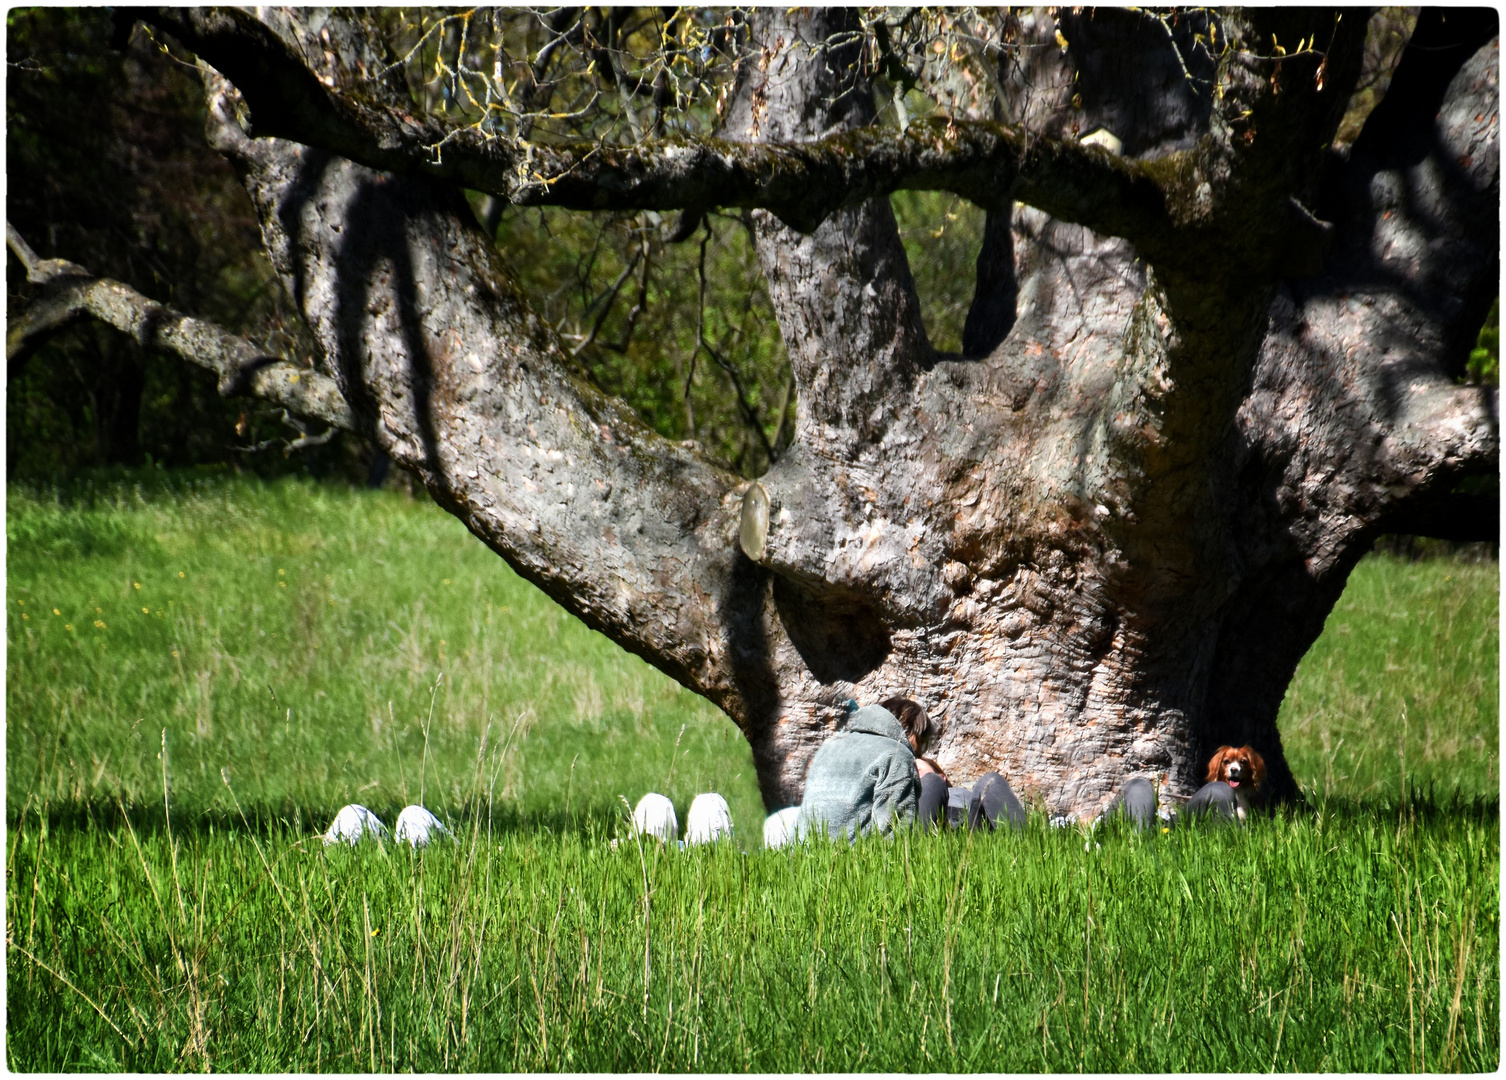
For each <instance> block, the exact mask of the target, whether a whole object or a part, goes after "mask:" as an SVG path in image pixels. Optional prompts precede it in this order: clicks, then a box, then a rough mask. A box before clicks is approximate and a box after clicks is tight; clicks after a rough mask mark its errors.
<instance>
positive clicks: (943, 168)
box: [139, 8, 1171, 250]
mask: <svg viewBox="0 0 1506 1080" xmlns="http://www.w3.org/2000/svg"><path fill="white" fill-rule="evenodd" d="M139 14H140V17H141V18H142V19H144V20H145V21H147V22H149V23H151V24H152V25H153V26H156V27H158V28H159V29H162V30H164V31H167V32H168V33H171V34H172V35H174V36H175V37H177V38H178V39H179V40H180V41H182V42H183V43H184V44H185V45H187V46H188V47H189V48H191V49H192V50H193V51H194V52H196V53H197V54H198V55H199V56H200V57H201V58H203V59H204V60H205V61H206V62H208V63H209V64H211V65H213V66H214V68H215V69H216V70H218V71H219V72H220V73H221V74H222V75H224V76H225V77H226V78H227V79H229V80H230V82H232V83H233V84H234V85H235V87H236V89H237V90H239V91H240V93H241V95H242V96H243V97H244V99H245V101H246V104H247V106H248V107H249V110H250V125H251V127H252V130H253V131H254V133H255V134H256V135H258V136H275V137H280V138H285V139H291V140H293V141H295V142H302V143H305V144H307V145H310V146H317V147H320V148H322V149H325V150H329V151H332V152H333V153H337V154H340V155H341V156H343V157H346V158H349V159H350V160H352V161H356V162H360V163H361V164H363V165H367V166H370V167H372V168H376V169H384V170H387V171H390V172H398V173H412V174H421V175H425V176H429V177H433V178H435V179H439V180H444V181H448V182H451V183H455V184H459V185H462V186H464V187H468V188H473V189H475V190H478V191H484V192H489V193H491V194H494V195H497V196H500V197H502V198H505V199H507V200H508V201H510V202H513V203H516V204H518V205H523V206H560V207H565V208H567V209H573V210H675V209H682V208H684V209H691V210H706V209H710V208H712V207H749V208H753V207H760V208H764V209H768V210H770V211H772V212H773V213H775V214H776V215H778V216H779V217H780V218H781V220H783V221H784V222H785V223H786V224H788V225H790V226H792V227H793V228H796V229H799V230H801V231H803V232H810V231H812V230H814V229H815V228H816V227H817V226H818V225H819V224H820V223H821V222H822V221H824V220H825V219H826V217H827V216H828V215H829V214H830V213H832V211H834V210H836V209H838V208H839V207H842V206H847V205H852V204H854V203H858V202H861V201H863V200H865V199H869V198H872V197H874V196H879V195H888V194H889V193H891V192H893V191H897V190H900V189H902V188H913V189H924V190H939V191H950V192H954V193H956V194H958V195H961V196H963V197H964V198H967V199H970V200H972V201H973V202H975V203H977V204H978V205H980V206H983V207H985V208H1002V207H1005V206H1007V205H1008V204H1009V202H1010V201H1011V200H1013V199H1019V200H1022V201H1025V202H1028V203H1030V204H1031V205H1033V206H1038V207H1040V208H1041V209H1043V210H1045V211H1047V212H1048V213H1050V214H1052V215H1053V216H1055V217H1058V218H1060V219H1062V220H1063V221H1071V222H1075V223H1077V224H1081V225H1087V226H1089V227H1090V228H1093V229H1094V230H1096V231H1098V232H1101V233H1106V234H1109V235H1115V236H1123V237H1126V238H1128V239H1130V240H1132V241H1135V242H1136V243H1137V244H1139V245H1141V246H1142V247H1145V248H1146V249H1147V250H1161V249H1162V248H1164V247H1166V245H1165V244H1164V242H1162V241H1161V240H1160V239H1158V238H1163V237H1164V236H1165V235H1166V234H1167V233H1168V232H1169V231H1170V227H1171V219H1170V217H1169V216H1168V214H1167V210H1166V205H1165V198H1164V195H1163V193H1162V191H1161V189H1160V187H1159V186H1158V185H1157V183H1156V182H1155V181H1154V180H1153V179H1152V178H1151V177H1150V176H1148V175H1147V174H1146V173H1145V172H1144V171H1142V168H1141V167H1140V165H1139V164H1138V163H1136V162H1134V161H1129V160H1125V159H1121V158H1118V157H1116V156H1114V155H1113V154H1111V153H1109V152H1108V151H1106V150H1103V149H1101V148H1098V147H1095V146H1084V145H1082V144H1079V143H1077V142H1074V141H1062V140H1056V139H1050V138H1045V137H1041V136H1033V135H1027V134H1026V132H1025V131H1024V129H1023V128H1022V127H1019V126H1008V125H1004V124H998V123H992V122H987V121H968V120H947V119H927V120H919V121H916V122H914V123H912V124H910V125H909V127H908V128H907V129H906V130H905V131H898V130H895V129H889V128H882V127H877V126H869V127H864V128H861V129H858V130H856V131H852V132H846V133H842V134H838V135H833V136H830V137H828V138H826V139H822V140H820V141H817V142H813V143H794V144H777V143H761V144H754V143H740V142H731V141H727V140H721V139H712V138H699V139H659V140H654V141H650V142H645V143H642V144H639V145H636V146H604V145H601V144H598V143H582V144H566V145H546V144H540V143H527V142H522V141H518V140H514V139H510V138H505V137H501V136H496V135H491V134H488V133H486V132H484V131H482V130H481V129H480V128H479V127H478V126H474V125H464V126H462V125H456V124H448V123H445V122H442V121H440V120H437V119H434V118H432V117H421V116H416V115H414V114H412V113H411V112H409V111H405V110H403V109H400V108H398V107H397V106H395V105H392V104H388V103H385V102H380V101H377V100H374V99H371V98H362V97H358V96H357V95H354V94H351V93H342V92H338V91H336V90H334V89H331V88H330V87H328V86H326V85H325V84H324V83H323V82H321V81H320V79H319V78H318V77H317V76H316V75H315V74H314V73H313V72H312V71H310V70H309V68H308V67H307V66H306V65H305V63H304V61H303V60H302V58H300V57H299V56H298V55H297V53H296V52H295V51H294V50H293V48H292V47H291V46H290V45H288V43H286V42H285V41H283V39H282V38H280V37H278V36H277V34H276V33H274V32H273V31H272V30H271V29H270V28H268V27H267V26H266V25H265V24H263V23H262V22H260V21H259V20H257V19H256V18H255V17H254V16H253V15H251V14H250V13H249V12H246V11H241V10H239V9H222V8H204V9H192V8H167V9H143V10H142V11H141V12H140V13H139ZM1168 250H1169V249H1168Z"/></svg>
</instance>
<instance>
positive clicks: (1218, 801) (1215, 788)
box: [1187, 780, 1234, 821]
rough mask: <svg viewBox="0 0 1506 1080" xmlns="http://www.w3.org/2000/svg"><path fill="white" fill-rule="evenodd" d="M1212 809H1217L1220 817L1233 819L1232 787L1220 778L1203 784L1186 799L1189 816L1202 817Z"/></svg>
mask: <svg viewBox="0 0 1506 1080" xmlns="http://www.w3.org/2000/svg"><path fill="white" fill-rule="evenodd" d="M1213 810H1217V811H1218V814H1219V816H1220V817H1223V818H1226V819H1228V820H1230V821H1233V820H1234V789H1233V788H1231V787H1230V786H1229V785H1228V784H1226V783H1224V782H1223V781H1222V780H1214V781H1213V782H1212V783H1208V784H1204V785H1203V786H1202V787H1200V788H1198V789H1197V794H1195V795H1193V796H1192V798H1190V799H1188V800H1187V815H1188V816H1189V817H1202V816H1203V815H1205V814H1207V813H1209V812H1210V811H1213Z"/></svg>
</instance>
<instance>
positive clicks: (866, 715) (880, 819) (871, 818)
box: [797, 705, 920, 839]
mask: <svg viewBox="0 0 1506 1080" xmlns="http://www.w3.org/2000/svg"><path fill="white" fill-rule="evenodd" d="M919 802H920V774H919V772H918V771H917V770H916V767H915V753H914V750H913V749H912V748H911V745H910V742H909V739H908V735H907V733H906V731H905V729H904V727H902V726H901V725H900V722H899V721H898V720H897V719H895V717H894V715H893V714H892V713H891V712H889V710H888V709H885V708H884V707H883V706H881V705H869V706H867V707H866V708H862V709H859V710H858V711H857V712H855V713H853V714H852V716H851V718H850V719H849V720H848V721H847V727H846V729H845V730H844V731H842V732H840V733H839V734H836V735H833V736H832V737H831V738H830V739H827V740H826V742H825V743H823V744H822V745H821V748H820V749H819V750H817V751H816V754H815V756H814V757H812V758H811V763H810V770H809V771H808V772H807V773H806V777H805V797H804V799H803V800H802V801H801V803H800V817H799V821H798V824H797V830H798V835H799V836H801V837H802V838H803V837H805V836H806V835H808V834H809V833H810V832H812V831H814V830H816V829H817V828H819V827H820V825H823V824H824V825H825V827H826V830H827V831H828V833H830V834H831V835H832V836H833V837H836V836H845V837H847V838H848V839H851V838H853V837H855V836H867V835H868V834H869V833H871V832H880V833H886V832H889V831H891V830H892V829H893V828H894V827H895V825H897V824H899V823H900V822H901V821H902V820H905V819H909V818H913V817H914V816H915V812H916V809H917V807H918V806H919Z"/></svg>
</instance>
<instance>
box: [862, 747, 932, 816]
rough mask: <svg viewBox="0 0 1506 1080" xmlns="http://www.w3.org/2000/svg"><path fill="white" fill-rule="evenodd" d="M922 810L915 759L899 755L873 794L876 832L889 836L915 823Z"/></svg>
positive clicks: (918, 775) (896, 755) (880, 779)
mask: <svg viewBox="0 0 1506 1080" xmlns="http://www.w3.org/2000/svg"><path fill="white" fill-rule="evenodd" d="M919 809H920V771H919V770H918V769H917V768H916V767H915V759H914V758H912V757H907V756H903V755H900V754H895V755H894V756H893V757H891V758H890V759H889V761H888V768H887V769H886V771H885V773H884V775H883V776H882V777H880V778H879V781H878V783H877V785H875V787H874V791H873V830H874V832H878V833H888V832H892V831H893V830H894V827H895V826H896V825H898V824H900V823H901V822H905V821H913V820H915V815H916V813H917V812H918V811H919Z"/></svg>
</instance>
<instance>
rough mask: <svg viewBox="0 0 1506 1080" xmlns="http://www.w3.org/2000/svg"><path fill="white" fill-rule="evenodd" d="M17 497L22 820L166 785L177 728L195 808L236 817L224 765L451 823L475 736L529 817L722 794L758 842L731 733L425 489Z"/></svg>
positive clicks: (267, 801)
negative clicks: (167, 758) (164, 745)
mask: <svg viewBox="0 0 1506 1080" xmlns="http://www.w3.org/2000/svg"><path fill="white" fill-rule="evenodd" d="M59 495H61V497H59ZM8 510H9V513H8V519H7V539H8V553H9V563H8V571H7V578H8V582H7V584H8V593H7V600H8V602H7V605H6V607H7V632H8V635H9V639H8V640H9V643H10V650H9V656H8V661H7V663H8V676H9V679H8V689H7V706H8V709H7V715H8V719H7V736H8V740H7V753H6V781H7V788H8V798H9V802H10V804H11V814H12V815H14V814H15V812H16V811H17V809H19V807H20V806H22V805H24V804H25V803H26V801H27V799H28V798H30V799H32V800H33V802H34V803H37V802H40V803H43V804H46V805H47V806H48V807H49V808H58V809H60V810H62V811H63V812H71V811H73V810H76V808H78V807H80V806H83V805H86V804H89V803H96V804H103V805H104V806H109V805H111V804H113V803H114V802H115V801H116V799H120V800H122V801H123V802H124V803H125V804H126V805H127V806H131V805H138V804H147V805H156V804H158V803H160V801H161V777H160V774H159V769H160V765H159V762H158V758H157V754H158V751H159V749H160V743H161V733H162V731H163V729H164V728H165V729H166V730H167V733H168V739H169V743H170V746H171V757H172V762H173V770H172V785H173V788H172V794H173V804H174V807H175V808H176V809H177V810H178V811H179V815H180V819H181V820H183V821H185V822H186V821H187V820H188V819H189V818H190V817H193V816H195V815H197V814H200V813H205V812H209V813H213V814H218V815H220V816H223V815H224V814H226V813H229V812H230V809H231V806H232V803H231V800H230V796H229V793H228V792H227V790H226V788H225V785H224V782H223V780H222V777H221V770H222V769H226V770H228V773H229V776H230V780H231V783H232V784H233V785H234V791H235V795H236V797H237V798H238V799H239V801H240V804H241V806H242V807H244V808H246V809H247V810H248V812H250V813H251V814H253V815H254V816H257V817H264V818H268V819H271V820H278V819H287V820H288V821H289V822H292V823H294V824H296V825H298V826H300V827H302V826H313V827H320V828H322V827H323V825H324V824H325V823H326V822H327V820H328V818H329V816H331V815H332V814H333V812H334V811H335V810H337V809H338V808H339V807H340V806H342V805H344V804H345V803H347V802H361V803H364V804H365V805H367V806H369V807H371V808H372V809H373V810H374V811H376V812H377V813H378V814H381V815H383V816H384V817H389V818H390V817H391V816H393V815H395V814H396V812H397V811H398V810H400V809H401V808H402V807H403V806H404V805H406V804H407V803H409V802H416V801H418V800H419V795H420V793H422V795H423V801H424V802H425V804H426V805H428V806H429V808H430V809H431V810H434V811H435V812H436V813H439V814H441V816H443V815H444V814H445V813H447V812H450V811H451V810H452V809H453V808H457V807H458V805H459V802H460V799H461V794H460V793H461V791H462V790H463V789H464V785H465V784H466V783H467V781H468V778H469V777H470V775H471V773H472V771H473V766H474V762H475V758H476V755H477V751H478V747H479V746H480V745H481V743H482V740H483V739H485V741H486V746H487V747H488V752H495V751H497V750H500V749H501V748H503V747H506V748H509V749H510V750H511V751H516V752H510V753H508V754H507V755H506V758H505V760H506V768H505V769H504V771H503V772H502V774H501V775H500V776H499V777H498V778H497V788H496V791H495V793H494V794H495V800H494V801H495V802H496V803H497V804H498V805H500V806H505V807H506V808H507V809H508V811H509V812H510V813H512V814H513V816H514V817H516V818H521V819H524V820H539V821H548V822H550V823H551V824H558V823H559V822H560V821H561V820H572V819H574V820H577V821H578V820H580V819H582V818H584V817H590V816H593V815H595V816H600V815H602V814H603V813H610V812H612V809H613V808H614V807H615V806H617V805H618V798H619V796H626V797H628V798H631V799H633V800H636V799H637V798H638V796H639V795H641V794H642V793H643V792H644V791H646V790H648V789H650V788H654V789H657V790H660V791H663V792H664V793H665V794H667V795H669V796H670V797H671V798H673V799H674V800H675V801H676V803H677V804H678V805H679V806H680V807H681V812H682V813H683V812H684V809H685V807H687V806H688V804H689V802H690V800H691V799H692V798H693V797H694V796H695V794H696V793H697V792H698V791H705V790H716V791H720V792H721V793H722V794H724V795H725V796H726V797H727V799H728V801H729V803H730V804H731V806H732V810H733V815H734V819H735V821H736V822H737V824H738V826H739V827H740V828H742V829H745V830H751V831H752V834H753V835H757V828H758V826H759V825H760V823H761V822H762V819H763V808H762V802H761V801H760V799H759V796H758V788H757V782H756V779H755V777H754V774H753V765H752V755H751V752H750V751H749V750H748V747H747V744H746V742H745V741H744V740H743V739H742V736H741V734H740V733H739V732H738V730H737V729H736V727H735V726H734V725H733V724H732V723H731V722H730V721H729V720H727V718H726V717H725V716H723V715H722V714H721V713H720V712H718V711H717V710H715V709H714V708H712V707H711V706H710V705H709V704H707V703H706V702H705V701H704V700H703V699H701V698H699V697H697V696H696V695H694V694H691V693H690V692H689V691H686V690H684V689H683V688H681V687H679V686H678V685H676V684H674V683H672V682H671V681H670V680H668V679H666V678H665V677H663V676H662V675H660V674H659V673H658V672H656V671H654V670H653V669H652V668H650V667H649V666H648V665H647V664H646V663H644V662H643V661H642V660H639V659H638V658H637V657H634V656H631V655H629V654H627V653H625V652H623V651H622V650H621V649H619V648H618V647H617V646H615V645H613V644H612V643H611V642H609V641H607V639H606V638H604V637H602V636H601V635H600V634H597V633H595V632H593V631H591V630H588V629H587V628H586V627H585V626H583V625H582V624H581V623H579V622H578V621H576V620H575V619H573V618H571V617H570V616H568V615H566V614H565V613H564V612H563V611H562V610H561V609H560V608H559V607H557V606H556V605H555V604H554V603H553V602H552V601H550V600H549V599H548V598H547V597H546V596H544V595H543V594H542V593H540V592H539V591H538V590H537V589H535V588H533V586H531V585H529V584H528V583H527V582H525V581H523V580H522V579H521V578H519V577H517V576H516V575H515V574H513V573H512V572H511V571H510V570H509V569H508V567H507V565H506V564H505V563H503V561H502V560H501V559H499V558H497V556H496V555H494V554H492V553H491V552H490V551H488V550H487V549H486V548H484V547H483V546H482V545H481V544H479V543H477V542H476V540H475V539H474V538H473V537H472V536H471V535H470V534H469V533H468V532H467V531H466V530H465V527H464V526H463V525H461V524H460V522H459V521H457V520H455V519H454V518H452V517H450V516H449V515H447V514H444V513H443V512H441V511H439V510H438V509H437V508H435V507H434V506H433V505H432V504H429V503H425V502H419V501H414V500H410V499H407V498H405V497H403V496H401V495H397V494H393V493H382V492H351V491H348V490H345V489H339V488H333V487H320V486H317V485H312V484H308V483H300V482H297V481H284V482H281V483H277V484H268V485H263V484H260V483H258V482H256V481H251V480H239V479H228V478H225V477H223V476H217V475H215V474H207V475H199V476H195V475H193V474H160V473H150V472H148V473H146V474H144V475H143V476H142V477H141V478H139V479H136V480H133V481H127V482H116V483H100V484H89V483H87V482H80V483H79V484H78V485H77V486H76V487H75V488H74V489H72V490H68V491H64V492H61V493H57V492H45V493H43V492H31V493H28V492H25V491H23V490H21V489H18V488H15V487H12V489H11V491H10V495H9V499H8ZM54 612H57V614H54ZM441 676H442V679H441ZM682 729H683V730H682Z"/></svg>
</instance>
